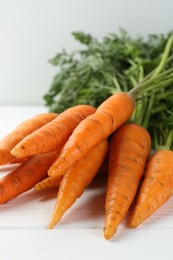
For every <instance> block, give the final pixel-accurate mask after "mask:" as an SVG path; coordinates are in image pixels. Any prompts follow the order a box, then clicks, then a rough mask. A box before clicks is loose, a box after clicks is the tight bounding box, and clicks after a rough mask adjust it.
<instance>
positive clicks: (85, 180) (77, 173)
mask: <svg viewBox="0 0 173 260" xmlns="http://www.w3.org/2000/svg"><path fill="white" fill-rule="evenodd" d="M107 152H108V142H107V141H106V140H104V141H102V142H101V143H100V144H99V145H98V146H97V147H95V148H93V149H92V150H91V151H90V152H89V153H88V154H87V155H86V156H85V157H84V158H83V159H81V160H80V161H78V162H76V163H75V165H74V166H73V167H72V168H71V169H70V170H69V171H68V172H67V173H66V174H65V175H64V176H63V179H62V181H61V183H60V186H59V191H58V195H57V201H56V205H55V209H54V212H53V215H52V218H51V221H50V223H49V226H48V227H49V228H50V229H52V228H53V227H54V226H55V225H56V224H57V223H58V222H59V221H60V219H61V218H62V216H63V215H64V213H65V212H66V211H67V210H68V209H69V208H70V207H71V206H72V205H73V204H74V202H75V201H76V199H77V198H79V197H80V196H81V195H82V193H83V192H84V189H85V188H86V186H87V185H89V184H90V182H91V181H92V180H93V178H94V176H95V175H96V173H97V171H98V169H99V167H100V166H101V164H102V163H103V161H104V159H105V157H106V154H107Z"/></svg>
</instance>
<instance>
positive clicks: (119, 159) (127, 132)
mask: <svg viewBox="0 0 173 260" xmlns="http://www.w3.org/2000/svg"><path fill="white" fill-rule="evenodd" d="M150 150H151V138H150V135H149V133H148V131H147V130H145V129H144V128H143V127H141V126H139V125H136V124H132V123H129V124H124V125H123V126H121V127H120V128H119V129H118V130H117V131H115V132H114V133H113V135H112V137H111V140H110V149H109V173H108V180H107V188H106V201H105V224H104V237H105V238H106V239H111V238H112V237H113V236H114V234H115V232H116V229H117V227H118V226H119V224H120V223H121V222H122V221H123V219H124V218H125V216H126V214H127V212H128V209H129V207H130V205H131V203H132V202H133V199H134V197H135V195H136V192H137V188H138V184H139V181H140V179H141V177H142V175H143V173H144V168H145V165H146V161H147V159H148V157H149V154H150Z"/></svg>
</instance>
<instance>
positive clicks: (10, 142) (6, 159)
mask: <svg viewBox="0 0 173 260" xmlns="http://www.w3.org/2000/svg"><path fill="white" fill-rule="evenodd" d="M57 115H58V114H56V113H44V114H38V115H36V116H34V117H32V118H30V119H27V120H25V121H23V122H22V123H20V124H19V125H18V126H17V127H16V128H15V129H14V130H13V131H12V132H11V133H9V134H8V135H6V136H5V137H4V138H3V139H2V140H0V165H5V164H8V163H10V162H12V161H13V160H14V159H15V157H14V156H13V155H12V154H11V153H10V151H11V149H13V147H14V146H15V145H16V144H17V143H18V142H20V141H21V140H22V139H23V138H24V137H25V136H27V135H28V134H30V133H32V132H33V131H35V130H36V129H38V128H40V127H41V126H43V125H45V124H47V123H48V122H50V121H51V120H53V119H55V118H56V117H57Z"/></svg>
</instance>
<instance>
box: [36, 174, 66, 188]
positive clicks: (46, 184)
mask: <svg viewBox="0 0 173 260" xmlns="http://www.w3.org/2000/svg"><path fill="white" fill-rule="evenodd" d="M61 180H62V176H58V177H57V176H55V177H47V178H45V179H44V180H42V181H41V182H38V183H37V184H35V186H34V188H35V190H45V189H47V188H54V187H58V186H59V185H60V182H61Z"/></svg>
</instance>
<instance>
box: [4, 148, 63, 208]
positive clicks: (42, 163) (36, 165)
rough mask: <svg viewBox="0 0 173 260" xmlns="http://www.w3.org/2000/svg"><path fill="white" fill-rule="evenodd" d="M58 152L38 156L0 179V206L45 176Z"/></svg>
mask: <svg viewBox="0 0 173 260" xmlns="http://www.w3.org/2000/svg"><path fill="white" fill-rule="evenodd" d="M57 155H58V152H52V153H47V154H46V153H45V154H38V155H34V156H32V157H30V158H29V159H27V160H26V161H25V162H23V163H22V164H21V165H20V166H19V167H18V168H17V169H15V170H13V171H11V172H10V173H8V174H7V175H5V176H4V177H2V178H1V179H0V204H2V203H5V202H7V201H9V200H11V199H13V198H15V197H17V196H19V195H20V194H22V193H24V192H26V191H28V190H29V189H31V188H32V187H34V185H35V184H36V183H38V182H39V181H41V180H43V179H44V178H45V177H46V176H47V170H48V168H49V167H50V165H51V164H52V163H53V161H54V160H55V158H56V157H57Z"/></svg>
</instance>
